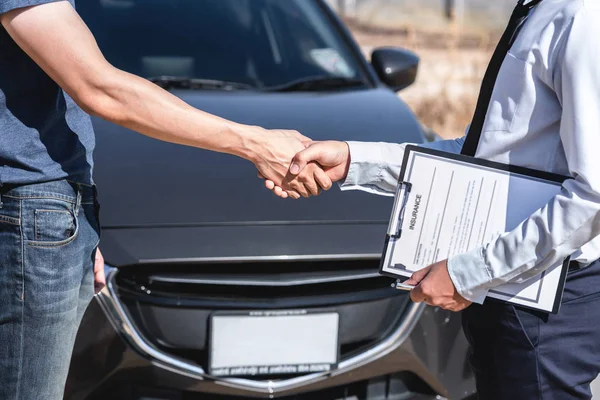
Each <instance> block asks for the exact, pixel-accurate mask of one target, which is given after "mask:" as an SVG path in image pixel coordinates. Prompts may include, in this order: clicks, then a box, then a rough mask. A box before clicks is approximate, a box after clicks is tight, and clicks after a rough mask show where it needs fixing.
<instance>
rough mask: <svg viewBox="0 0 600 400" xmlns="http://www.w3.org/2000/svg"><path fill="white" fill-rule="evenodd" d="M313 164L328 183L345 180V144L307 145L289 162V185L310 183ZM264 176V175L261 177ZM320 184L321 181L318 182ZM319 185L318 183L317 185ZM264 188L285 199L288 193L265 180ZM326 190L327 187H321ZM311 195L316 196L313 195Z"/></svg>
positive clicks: (346, 164) (346, 160)
mask: <svg viewBox="0 0 600 400" xmlns="http://www.w3.org/2000/svg"><path fill="white" fill-rule="evenodd" d="M315 163H318V164H319V165H320V166H321V167H322V168H323V170H324V171H325V173H326V174H327V176H328V178H329V181H330V183H333V182H337V181H339V180H342V179H345V178H346V175H347V174H348V168H349V166H350V149H349V148H348V144H347V143H345V142H338V141H326V142H313V143H310V144H308V146H307V147H306V149H305V150H303V151H301V152H299V153H298V154H296V155H295V156H294V158H293V160H292V162H291V165H290V170H289V176H290V177H292V180H291V181H290V183H292V184H298V183H301V182H307V181H311V177H312V176H313V174H314V168H315ZM263 176H264V175H263ZM318 182H321V180H318ZM319 184H320V183H319ZM265 186H266V187H267V188H268V189H270V190H273V192H274V193H275V194H276V195H277V196H280V197H283V198H285V197H287V195H288V193H287V191H286V190H285V188H284V187H281V186H279V185H277V184H276V183H275V182H274V181H273V180H268V179H267V180H266V181H265ZM320 186H321V188H323V189H325V190H327V189H329V187H330V186H331V184H330V185H329V187H325V186H323V185H321V184H320ZM313 194H315V195H316V194H318V193H314V192H313Z"/></svg>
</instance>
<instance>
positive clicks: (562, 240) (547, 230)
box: [341, 0, 600, 303]
mask: <svg viewBox="0 0 600 400" xmlns="http://www.w3.org/2000/svg"><path fill="white" fill-rule="evenodd" d="M463 142H464V137H463V138H460V139H456V140H444V141H439V142H432V143H429V144H426V145H425V146H427V147H431V148H437V149H440V150H444V151H448V152H454V153H458V152H460V150H461V148H462V144H463ZM349 146H350V154H351V160H352V161H351V165H350V169H349V172H348V176H347V178H346V180H345V181H344V182H343V184H342V185H341V187H342V190H351V189H360V190H365V191H368V192H371V193H375V194H382V195H393V193H392V192H393V191H394V189H395V186H396V183H397V181H398V175H399V173H400V166H401V163H402V158H403V154H404V146H405V144H391V143H363V142H349ZM475 156H476V157H479V158H483V159H487V160H493V161H498V162H502V163H507V164H513V165H521V166H524V167H529V168H534V169H537V170H542V171H549V172H555V173H558V174H563V175H568V176H570V177H571V178H572V179H568V180H567V181H565V183H564V185H563V188H562V191H561V193H560V194H559V195H557V196H555V197H554V198H553V199H551V200H550V202H549V203H548V204H547V205H546V206H545V207H543V208H541V209H539V210H538V211H536V212H535V213H534V214H532V215H531V216H530V217H529V218H528V219H526V220H525V221H523V222H522V223H521V224H520V225H519V226H518V227H517V228H516V229H514V230H512V231H510V232H507V233H505V234H503V235H501V236H500V237H498V238H497V239H495V240H494V241H492V242H491V243H487V244H485V245H484V246H481V247H479V248H476V249H474V250H472V251H470V252H468V253H464V254H460V255H457V256H455V257H452V258H450V259H449V260H448V270H449V272H450V277H451V279H452V281H453V282H454V285H455V286H456V289H457V290H458V292H459V293H460V294H461V295H462V296H463V297H465V298H466V299H468V300H471V301H473V302H476V303H482V302H483V300H484V298H485V296H486V294H487V292H488V290H489V289H491V288H493V287H495V286H498V285H501V284H503V283H505V282H508V281H513V282H521V281H524V280H526V279H528V278H530V277H531V276H534V275H536V274H539V273H540V272H541V271H543V270H545V269H546V268H549V267H550V266H552V265H554V264H556V263H557V262H559V261H560V260H562V259H563V258H564V257H566V256H568V255H572V257H571V258H572V259H573V260H576V261H579V262H580V263H583V264H587V263H590V262H592V261H594V260H596V259H598V258H600V0H544V1H542V2H541V3H540V4H539V5H538V6H537V7H536V8H534V10H533V11H532V13H531V15H530V17H529V19H528V20H527V22H526V23H525V25H524V26H523V28H522V30H521V33H520V34H519V36H518V38H517V40H516V41H515V43H514V44H513V46H512V48H511V50H510V51H509V53H508V55H507V56H506V58H505V60H504V62H503V64H502V67H501V68H500V71H499V74H498V79H497V81H496V85H495V87H494V91H493V94H492V99H491V102H490V105H489V108H488V111H487V115H486V119H485V123H484V126H483V132H482V135H481V140H480V142H479V147H478V149H477V153H476V155H475ZM524 195H526V193H524Z"/></svg>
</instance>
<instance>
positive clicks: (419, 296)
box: [410, 285, 426, 303]
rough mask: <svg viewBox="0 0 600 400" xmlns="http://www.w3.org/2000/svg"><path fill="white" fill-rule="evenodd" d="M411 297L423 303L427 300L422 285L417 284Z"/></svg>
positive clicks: (416, 301) (411, 292)
mask: <svg viewBox="0 0 600 400" xmlns="http://www.w3.org/2000/svg"><path fill="white" fill-rule="evenodd" d="M410 299H411V300H412V301H414V302H415V303H421V302H423V301H425V300H426V296H425V293H423V288H422V287H421V285H417V286H416V287H415V288H414V289H413V290H411V291H410Z"/></svg>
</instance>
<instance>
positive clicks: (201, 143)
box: [0, 1, 330, 195]
mask: <svg viewBox="0 0 600 400" xmlns="http://www.w3.org/2000/svg"><path fill="white" fill-rule="evenodd" d="M23 4H24V5H26V4H30V3H28V2H27V1H24V2H23ZM0 22H1V23H2V25H3V26H4V28H5V29H6V30H7V32H8V33H9V34H10V36H11V37H12V38H13V40H14V41H15V42H16V43H17V44H18V45H19V46H20V47H21V48H22V49H23V51H25V52H26V53H27V54H28V55H29V56H30V57H31V58H32V59H33V60H34V61H35V62H36V63H37V64H38V65H39V66H40V67H41V68H42V69H43V70H44V71H45V72H46V73H47V74H48V75H49V76H50V77H51V78H52V79H53V80H54V81H55V82H57V84H58V85H59V86H61V87H62V88H63V90H65V92H67V93H68V94H69V96H71V97H72V98H73V100H75V102H76V103H77V104H78V105H79V106H80V107H81V108H83V109H84V110H85V111H86V112H88V113H90V114H92V115H96V116H98V117H101V118H103V119H106V120H108V121H111V122H114V123H116V124H119V125H121V126H124V127H127V128H129V129H132V130H134V131H137V132H140V133H142V134H144V135H147V136H150V137H153V138H156V139H159V140H163V141H167V142H172V143H178V144H183V145H187V146H194V147H199V148H203V149H207V150H213V151H218V152H223V153H228V154H233V155H236V156H239V157H243V158H245V159H247V160H250V161H252V162H253V163H254V164H255V165H256V166H257V168H258V170H259V172H260V173H261V174H262V175H263V176H265V177H268V178H269V179H271V180H273V181H275V182H278V184H281V185H282V186H285V187H286V188H288V189H294V190H297V191H299V192H300V193H301V194H303V195H308V194H309V191H310V190H311V188H312V189H313V190H314V191H317V188H316V184H314V182H309V181H308V180H307V179H305V182H306V185H303V184H300V183H299V182H297V181H295V182H294V183H291V184H289V185H286V183H287V182H285V177H286V175H287V166H288V165H289V160H291V158H292V157H293V155H294V154H296V153H297V152H298V151H300V150H302V149H303V148H304V145H303V143H302V141H307V140H309V139H308V138H306V137H304V136H302V135H300V134H299V133H297V132H295V131H283V130H274V131H269V130H265V129H262V128H259V127H254V126H247V125H242V124H237V123H234V122H231V121H228V120H225V119H222V118H219V117H217V116H214V115H211V114H208V113H205V112H202V111H200V110H197V109H195V108H193V107H191V106H189V105H188V104H187V103H185V102H184V101H182V100H180V99H179V98H177V97H176V96H173V95H172V94H170V93H168V92H167V91H165V90H163V89H161V88H159V87H158V86H156V85H155V84H153V83H151V82H149V81H147V80H145V79H142V78H140V77H137V76H135V75H132V74H129V73H126V72H124V71H121V70H119V69H116V68H114V67H113V66H112V65H110V64H109V63H108V62H107V61H106V59H105V58H104V56H103V55H102V53H101V52H100V49H99V48H98V46H97V44H96V41H95V39H94V37H93V35H92V33H91V32H90V31H89V29H88V28H87V26H86V25H85V23H84V22H83V21H82V19H81V18H80V17H79V15H78V14H77V12H76V11H75V9H74V8H73V7H72V6H71V5H70V4H69V3H68V2H67V1H59V2H52V3H47V4H42V5H37V6H33V7H25V8H18V9H15V10H12V11H8V12H6V13H4V14H2V15H0ZM313 168H314V167H313ZM323 175H324V174H321V175H318V176H319V177H320V178H321V179H327V178H326V177H325V178H323ZM311 183H312V185H311ZM322 184H323V185H324V186H327V185H328V182H327V181H325V182H322ZM329 184H330V183H329Z"/></svg>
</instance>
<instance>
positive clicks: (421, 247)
mask: <svg viewBox="0 0 600 400" xmlns="http://www.w3.org/2000/svg"><path fill="white" fill-rule="evenodd" d="M564 179H566V177H564V176H560V175H556V174H549V173H545V172H540V171H534V170H529V169H525V168H518V167H514V166H508V165H504V164H499V163H493V162H489V161H485V160H480V159H475V158H472V157H467V156H461V155H456V154H450V153H444V152H441V151H437V150H430V149H424V148H421V147H417V146H407V148H406V151H405V157H404V162H403V167H402V172H401V174H400V180H401V182H400V183H399V185H398V191H397V193H396V199H395V203H394V208H393V211H392V216H391V218H390V226H389V229H388V237H387V239H386V246H385V251H384V255H383V258H382V264H381V272H382V273H383V274H385V275H389V276H396V277H400V276H403V277H409V276H410V275H412V273H413V272H415V271H417V270H419V269H421V268H424V267H426V266H428V265H430V264H432V263H434V262H437V261H440V260H443V259H446V258H449V257H452V256H454V255H457V254H460V253H464V252H467V251H469V250H472V249H473V248H475V247H479V246H481V245H482V244H485V243H487V242H490V241H491V240H493V239H494V238H495V237H497V236H498V235H500V234H502V233H503V232H506V231H510V230H512V229H514V228H516V227H517V226H518V225H519V224H520V223H521V222H522V221H523V220H525V219H526V218H528V217H529V216H530V215H531V214H532V213H533V212H535V211H536V210H537V209H539V208H541V207H543V206H545V205H546V204H547V203H548V201H549V200H550V199H551V198H552V197H554V196H555V195H556V194H557V193H558V192H559V191H560V190H561V186H562V181H563V180H564ZM567 265H568V260H565V262H563V263H561V264H559V265H555V266H552V267H551V268H549V269H547V270H546V271H544V272H542V273H541V274H539V275H538V276H535V277H533V278H530V279H529V280H527V281H525V282H523V283H519V284H516V283H508V284H505V285H502V286H499V287H497V288H495V289H493V290H491V291H490V292H489V294H488V297H495V298H499V299H502V300H506V301H510V302H513V303H516V304H520V305H523V306H526V307H531V308H535V309H539V310H544V311H548V312H557V310H558V306H559V305H560V298H561V296H562V289H563V285H564V279H565V277H566V270H567Z"/></svg>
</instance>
